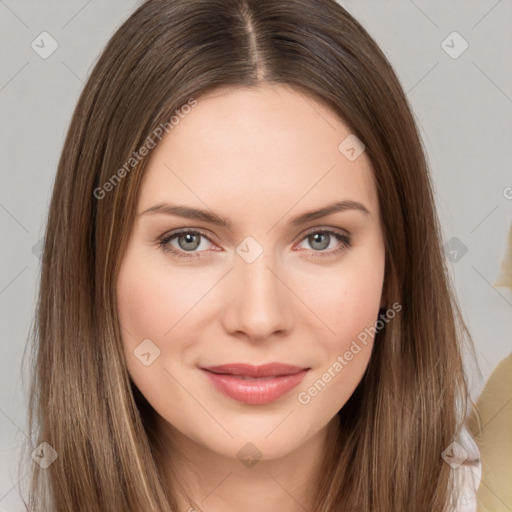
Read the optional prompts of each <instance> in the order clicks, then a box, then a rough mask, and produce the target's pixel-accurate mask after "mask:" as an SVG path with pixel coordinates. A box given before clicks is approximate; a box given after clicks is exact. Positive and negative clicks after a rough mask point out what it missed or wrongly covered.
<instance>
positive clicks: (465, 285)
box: [0, 0, 512, 512]
mask: <svg viewBox="0 0 512 512" xmlns="http://www.w3.org/2000/svg"><path fill="white" fill-rule="evenodd" d="M340 3H341V4H342V5H343V6H344V7H345V8H347V10H348V11H349V12H350V13H351V14H353V15H354V16H355V17H356V18H357V19H358V20H359V21H360V22H361V23H362V25H363V26H364V27H365V28H366V29H367V30H368V31H369V33H370V34H371V35H372V36H373V37H374V38H375V39H376V41H377V43H378V44H379V45H380V46H381V48H382V49H383V51H384V52H385V54H386V55H387V56H388V58H389V59H390V61H391V63H392V65H393V66H394V68H395V70H396V72H397V74H398V76H399V78H400V81H401V83H402V85H403V87H404V90H405V91H406V92H407V95H408V98H409V101H410V103H411V106H412V108H413V110H414V113H415V116H416V119H417V122H418V125H419V127H420V131H421V134H422V138H423V141H424V144H425V148H426V151H427V155H428V159H429V162H430V166H431V169H432V172H433V176H434V182H435V187H436V194H437V206H438V211H439V216H440V219H441V224H442V228H443V236H444V239H445V242H448V241H449V240H450V239H451V238H452V237H456V238H458V239H459V240H460V241H461V242H462V243H463V244H464V245H465V246H466V247H467V253H466V254H465V255H464V256H463V257H462V258H460V259H459V261H457V262H449V266H450V269H451V272H452V277H453V280H454V284H455V288H456V291H457V293H458V297H459V301H460V305H461V308H462V311H463V313H464V315H465V319H466V321H467V322H468V325H469V327H470V330H471V332H472V335H473V337H474V340H475V343H476V348H477V354H478V358H479V364H480V368H481V370H482V375H481V376H480V375H479V374H478V372H477V371H476V369H475V368H473V367H471V368H470V369H469V374H470V384H471V393H472V397H473V398H476V397H477V396H478V394H479V393H480V391H481V389H482V387H483V384H484V381H485V379H486V378H487V377H488V376H489V374H490V373H491V371H492V370H493V369H494V368H495V366H496V365H497V363H498V362H499V361H500V360H501V359H503V358H504V357H505V356H506V355H507V354H508V353H510V351H511V350H512V335H511V332H512V330H511V325H512V322H511V320H512V292H511V291H510V290H508V289H505V288H498V287H495V286H493V283H494V282H495V280H496V278H497V276H498V274H499V268H500V264H501V262H502V260H503V257H504V253H505V244H506V238H507V233H508V228H509V225H510V223H511V221H512V199H507V197H506V195H507V194H506V192H505V190H506V189H507V187H511V186H512V169H511V151H512V149H511V146H512V115H511V114H512V67H511V62H512V60H511V55H512V30H511V28H512V1H511V0H500V1H496V0H478V1H475V0H474V1H467V0H465V1H462V0H461V1H446V0H435V1H427V0H414V2H413V1H412V0H345V1H341V2H340ZM136 5H138V2H136V1H134V0H108V1H100V0H89V1H88V2H87V1H84V0H67V1H64V0H61V1H57V0H52V1H49V0H44V1H35V0H32V1H30V0H5V1H2V0H0V38H1V39H0V47H1V61H0V70H1V74H0V106H1V112H2V115H1V117H0V130H1V132H0V138H1V141H2V152H1V164H0V172H1V189H0V226H1V240H2V244H1V246H0V257H1V265H0V308H1V316H0V322H1V323H0V329H1V336H2V342H1V345H0V369H1V370H0V510H1V511H4V512H16V511H18V510H21V508H20V502H19V498H18V497H17V492H18V482H17V478H16V476H15V473H14V471H15V469H16V464H17V457H18V453H19V446H20V444H21V442H22V441H23V440H24V438H25V433H24V432H25V430H26V427H25V421H26V418H25V403H26V398H25V396H24V394H23V388H22V385H21V377H20V368H21V358H22V355H23V350H24V348H25V345H26V342H27V334H28V329H29V326H30V324H31V322H32V320H33V314H34V306H35V296H36V289H37V280H38V277H39V271H40V260H39V258H38V256H37V248H38V245H37V244H38V242H39V241H40V239H41V238H42V236H43V234H44V226H45V222H46V215H47V208H48V204H49V200H50V195H51V191H52V186H53V182H54V178H55V173H56V167H57V162H58V158H59V155H60V151H61V149H62V144H63V140H64V136H65V132H66V130H67V126H68V123H69V121H70V117H71V115H72V111H73V109H74V107H75V104H76V101H77V99H78V95H79V93H80V91H81V89H82V87H83V84H84V82H85V80H86V78H87V76H88V74H89V72H90V70H91V68H92V65H93V64H94V62H95V61H96V59H97V57H98V55H99V53H100V52H101V50H102V48H103V46H104V45H105V43H106V42H107V40H108V39H109V38H110V36H111V35H112V34H113V32H114V31H115V30H116V28H117V27H118V26H119V25H120V24H121V23H122V21H124V20H125V19H126V18H127V17H128V16H129V15H130V14H131V13H132V12H133V10H134V9H135V7H136ZM43 31H47V32H49V33H50V34H51V36H52V37H53V38H55V40H56V41H57V42H58V45H59V46H58V49H57V50H56V51H55V52H54V53H53V54H52V55H51V56H50V57H48V58H47V59H42V58H41V57H40V56H39V55H38V54H37V53H36V52H35V51H34V50H33V49H32V47H31V43H32V41H34V40H35V39H36V38H38V36H39V34H41V32H43ZM453 31H457V32H458V33H459V34H460V35H461V36H462V37H463V38H464V39H465V40H466V41H467V42H468V44H469V47H468V49H467V50H466V51H465V52H464V53H462V54H461V55H460V56H459V57H458V58H455V59H454V58H452V57H450V56H449V55H448V54H447V53H446V52H445V50H444V49H443V47H442V46H441V43H442V42H443V41H444V40H445V39H446V38H447V36H448V35H449V34H451V33H452V32H453ZM38 40H39V39H38ZM449 41H450V40H448V44H450V45H452V46H454V50H457V49H458V48H460V46H458V45H459V44H460V42H457V41H456V40H455V42H454V43H453V44H452V43H450V42H449ZM509 197H510V195H509ZM34 246H35V248H34ZM34 253H36V254H34ZM460 254H461V253H459V257H460ZM25 473H26V472H25ZM25 473H23V474H25ZM26 480H28V479H27V478H22V482H21V483H22V484H23V485H25V483H26Z"/></svg>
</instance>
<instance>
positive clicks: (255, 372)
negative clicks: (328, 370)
mask: <svg viewBox="0 0 512 512" xmlns="http://www.w3.org/2000/svg"><path fill="white" fill-rule="evenodd" d="M202 369H203V370H207V371H209V372H212V373H222V374H227V375H241V376H244V377H274V376H279V375H294V374H296V373H299V372H301V371H303V370H308V369H309V368H301V367H300V366H293V365H290V364H284V363H268V364H262V365H259V366H255V365H252V364H244V363H230V364H223V365H220V366H206V367H202Z"/></svg>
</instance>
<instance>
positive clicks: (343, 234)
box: [157, 226, 351, 258]
mask: <svg viewBox="0 0 512 512" xmlns="http://www.w3.org/2000/svg"><path fill="white" fill-rule="evenodd" d="M181 233H195V234H199V235H201V236H203V237H204V238H206V239H207V240H208V241H209V242H210V243H212V244H214V245H218V244H217V243H216V242H214V241H213V240H212V238H214V237H211V236H210V234H209V233H208V232H207V231H205V230H204V229H202V228H194V227H184V228H177V229H174V230H171V231H168V232H166V233H164V234H163V235H161V236H159V237H158V239H157V241H158V243H159V245H160V246H162V248H163V246H165V245H167V244H169V243H170V241H171V239H174V237H176V236H178V235H179V234H181ZM311 233H331V234H334V235H337V236H336V238H337V239H338V241H339V242H340V243H342V244H345V245H351V244H350V239H351V235H350V233H349V232H348V231H347V230H345V229H341V228H335V227H330V226H313V227H311V228H309V229H307V230H306V231H303V232H302V233H301V234H300V235H299V236H298V240H297V241H296V242H295V244H294V246H295V245H296V244H297V243H300V242H302V241H303V240H304V239H305V238H306V237H307V236H308V235H310V234H311ZM343 239H346V240H347V241H346V242H343ZM164 242H165V243H164ZM163 250H165V251H169V252H171V253H175V254H180V256H178V257H184V258H199V257H200V255H201V253H205V252H208V251H199V252H194V251H191V252H187V251H182V250H180V249H176V248H175V247H172V246H171V249H163ZM338 250H339V249H334V250H333V249H331V250H330V251H312V252H311V255H313V256H314V257H316V256H329V255H332V254H334V253H335V252H337V251H338ZM181 255H182V256H181Z"/></svg>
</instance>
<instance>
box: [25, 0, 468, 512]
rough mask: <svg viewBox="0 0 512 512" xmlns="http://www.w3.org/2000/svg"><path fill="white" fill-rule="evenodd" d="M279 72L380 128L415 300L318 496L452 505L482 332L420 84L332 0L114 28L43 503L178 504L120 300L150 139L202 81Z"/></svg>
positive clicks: (65, 200)
mask: <svg viewBox="0 0 512 512" xmlns="http://www.w3.org/2000/svg"><path fill="white" fill-rule="evenodd" d="M262 82H267V83H271V84H288V85H291V86H293V87H295V88H297V89H299V90H301V91H302V92H305V93H307V94H309V95H311V96H312V97H315V98H317V99H318V100H320V101H322V102H323V103H324V104H325V105H327V106H328V107H329V108H331V109H332V110H333V111H334V112H336V113H337V114H338V115H339V116H340V119H341V120H342V121H343V122H344V123H345V124H346V125H347V126H348V127H350V130H351V132H352V133H354V134H355V135H356V136H357V137H358V138H359V139H360V140H361V141H362V142H363V143H364V145H365V148H366V153H367V155H368V157H369V158H370V160H371V162H372V165H373V170H374V177H375V182H376V184H377V189H378V194H379V201H380V210H381V216H382V226H383V230H384V236H385V241H386V271H385V294H386V299H387V302H388V304H390V305H391V304H393V303H395V302H396V303H399V304H401V305H402V310H401V312H400V314H398V315H396V317H395V318H394V319H393V321H391V322H389V323H388V324H387V325H386V326H385V328H384V329H382V330H380V331H379V332H378V334H377V336H376V338H375V346H374V350H373V353H372V356H371V360H370V362H369V365H368V368H367V370H366V372H365V374H364V376H363V378H362V380H361V382H360V383H359V385H358V387H357V388H356V390H355V392H354V393H353V395H352V396H351V397H350V399H349V400H348V402H347V403H346V404H345V406H344V407H343V408H342V410H341V411H340V413H339V414H340V418H341V424H340V429H339V432H338V437H337V439H336V440H335V446H334V449H333V450H330V451H329V453H328V454H326V456H325V464H324V465H323V467H322V471H323V473H322V475H320V479H319V482H320V485H319V488H318V495H317V497H316V505H315V509H314V511H315V512H334V511H351V512H352V511H355V510H358V511H377V510H378V511H379V512H397V511H404V512H406V511H407V512H410V511H414V512H427V511H428V512H432V511H444V510H451V508H450V507H451V505H449V503H450V481H449V480H450V471H452V470H451V469H450V467H449V466H448V464H446V463H444V461H443V459H442V457H441V454H442V452H443V450H445V448H446V447H447V446H448V445H449V444H450V443H451V442H452V441H453V440H454V438H455V436H456V434H457V432H458V431H459V429H460V428H461V427H462V425H463V422H464V418H465V413H466V409H467V398H468V394H467V382H466V377H465V374H464V367H463V361H462V347H463V340H467V341H468V344H467V346H468V347H470V348H471V347H472V345H471V343H470V338H469V336H468V333H467V331H466V329H465V326H464V324H463V322H462V320H461V319H460V313H459V311H458V309H457V306H456V303H455V301H454V298H453V293H452V291H451V286H450V284H449V279H448V277H447V271H446V268H445V262H444V257H443V251H442V247H441V242H440V230H439V226H438V221H437V217H436V213H435V208H434V197H433V191H432V186H431V182H430V176H429V170H428V166H427V163H426V159H425V155H424V151H423V148H422V144H421V140H420V137H419V134H418V131H417V127H416V125H415V122H414V118H413V115H412V113H411V109H410V107H409V104H408V101H407V98H406V96H405V94H404V92H403V90H402V88H401V86H400V83H399V81H398V79H397V77H396V75H395V73H394V71H393V69H392V67H391V65H390V64H389V62H388V60H387V59H386V57H385V55H384V54H383V52H382V51H381V50H380V49H379V47H378V46H377V44H376V43H375V42H374V40H373V39H372V38H371V37H370V36H369V34H368V33H367V32H366V31H365V29H364V28H363V27H362V26H361V25H360V24H359V23H358V22H357V21H356V20H355V19H354V18H353V17H352V16H351V15H350V14H349V13H348V12H347V11H346V10H345V9H344V8H343V7H341V6H340V5H339V4H337V3H336V2H335V1H334V0H149V1H147V2H145V3H144V4H143V5H141V6H140V7H139V8H138V9H137V10H136V11H135V12H134V13H133V14H132V15H131V16H130V18H129V19H128V20H127V21H126V22H125V23H124V24H123V25H122V26H121V27H120V28H119V30H117V31H116V33H115V34H114V36H113V37H112V38H111V40H110V41H109V43H108V44H107V46H106V48H105V50H104V51H103V53H102V55H101V56H100V58H99V60H98V62H97V63H96V65H95V67H94V69H93V70H92V72H91V75H90V77H89V79H88V81H87V83H86V85H85V88H84V90H83V92H82V94H81V97H80V99H79V101H78V105H77V107H76V110H75V112H74V115H73V118H72V121H71V124H70V127H69V131H68V134H67V137H66V140H65V143H64V147H63V150H62V155H61V159H60V162H59V166H58V170H57V176H56V180H55V184H54V190H53V195H52V199H51V204H50V208H49V216H48V223H47V228H46V236H45V243H44V252H43V256H42V268H41V280H40V287H39V297H38V306H37V314H36V318H35V324H34V328H33V334H32V337H33V344H32V352H31V377H32V379H31V387H30V404H29V419H28V421H29V437H30V443H31V444H30V446H29V449H30V450H33V449H34V448H35V447H36V446H38V445H40V443H42V442H46V443H48V444H49V445H50V446H51V447H53V449H54V450H55V451H56V453H57V454H58V458H57V459H56V460H55V461H54V462H53V463H52V464H51V465H50V466H49V467H47V468H46V469H44V468H43V467H41V466H40V465H39V464H36V463H32V469H31V471H32V472H31V481H30V494H29V500H28V504H27V507H29V508H30V510H34V511H35V510H45V511H50V510H51V511H52V512H80V511H84V512H106V511H115V512H120V511H123V512H129V511H132V512H140V511H141V510H144V511H149V510H151V511H158V512H162V511H171V510H176V501H175V497H174V495H173V491H172V489H170V488H169V486H168V485H167V483H166V482H165V479H164V474H163V471H162V461H161V460H159V457H158V453H159V450H158V446H157V443H158V439H156V437H155V435H154V431H153V426H154V424H153V418H154V411H153V409H152V407H151V406H150V405H149V404H148V403H147V402H146V400H145V399H144V397H143V396H142V394H141V393H140V392H139V391H138V389H137V388H136V387H135V386H134V385H133V383H132V381H131V380H130V377H129V375H128V372H127V369H126V366H125V361H124V359H123V351H122V345H121V330H122V326H121V325H120V324H119V320H118V314H117V310H116V304H117V300H116V282H117V275H118V271H119V268H120V262H121V259H122V258H123V254H124V251H125V248H126V244H127V241H128V237H129V234H130V231H131V228H132V225H133V221H134V216H135V213H136V205H137V199H138V192H139V188H140V184H141V180H142V177H143V174H144V168H145V165H146V163H147V156H141V154H140V153H139V149H140V148H141V147H143V146H144V145H145V144H146V141H148V138H153V139H154V138H155V133H159V132H158V130H159V127H162V126H165V127H166V128H167V129H169V128H170V123H169V120H170V119H171V118H172V116H173V115H176V114H175V112H176V111H180V109H181V108H182V106H183V105H186V104H187V103H189V102H190V101H191V99H192V98H193V99H195V100H196V101H201V95H202V94H203V93H205V92H207V91H211V90H213V89H215V88H219V87H222V88H225V87H251V86H257V85H258V84H260V83H262ZM160 131H161V128H160ZM166 131H167V130H166ZM340 142H341V141H340ZM134 155H137V157H136V158H135V157H134ZM127 162H130V163H129V165H126V163H127ZM120 169H124V171H125V172H124V173H123V172H120ZM116 176H117V178H116ZM107 183H110V186H107V185H106V184H107Z"/></svg>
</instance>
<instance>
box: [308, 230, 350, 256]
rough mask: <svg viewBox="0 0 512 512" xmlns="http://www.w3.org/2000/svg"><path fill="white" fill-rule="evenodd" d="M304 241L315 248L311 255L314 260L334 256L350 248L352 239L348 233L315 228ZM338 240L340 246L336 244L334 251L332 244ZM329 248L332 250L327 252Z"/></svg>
mask: <svg viewBox="0 0 512 512" xmlns="http://www.w3.org/2000/svg"><path fill="white" fill-rule="evenodd" d="M303 240H305V241H307V243H308V244H309V245H310V247H312V248H313V251H312V252H311V253H310V255H309V257H312V258H316V257H319V256H320V257H324V256H332V255H334V254H338V253H340V252H341V251H343V250H345V249H348V248H349V247H350V237H349V236H348V235H347V234H346V233H343V232H338V231H333V230H330V229H318V228H315V229H313V230H311V231H309V232H308V233H306V236H305V237H304V238H303ZM336 240H337V241H338V245H337V246H336V244H334V249H332V247H333V245H332V242H335V241H336ZM329 246H330V247H331V249H332V250H329V251H326V250H325V249H327V248H328V247H329Z"/></svg>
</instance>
